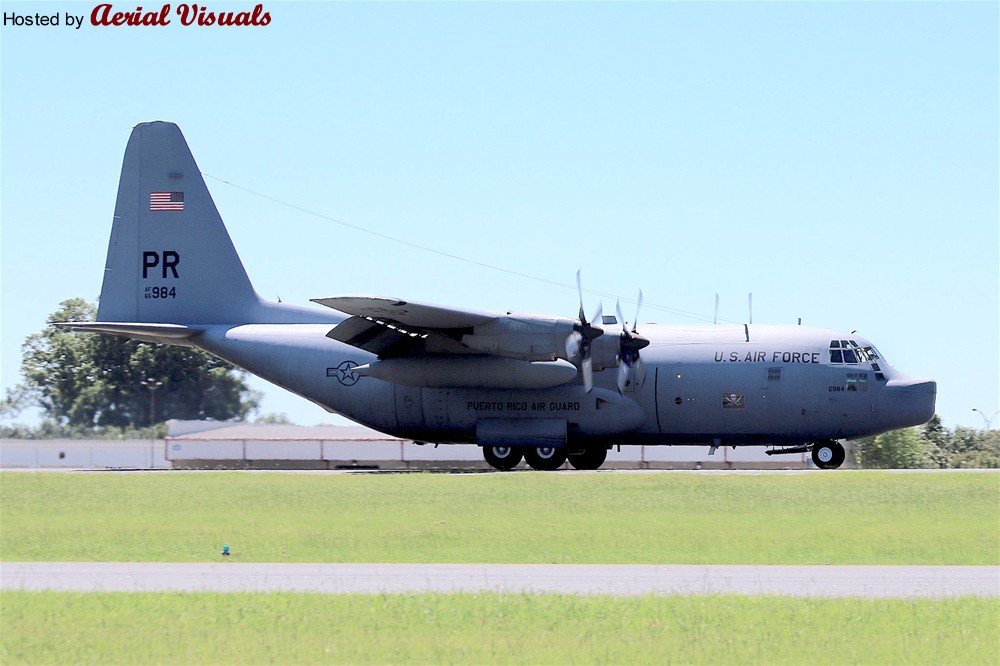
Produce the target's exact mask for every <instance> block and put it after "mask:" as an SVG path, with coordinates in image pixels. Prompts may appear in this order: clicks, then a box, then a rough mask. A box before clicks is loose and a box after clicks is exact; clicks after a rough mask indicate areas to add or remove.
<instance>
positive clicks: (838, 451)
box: [812, 440, 846, 469]
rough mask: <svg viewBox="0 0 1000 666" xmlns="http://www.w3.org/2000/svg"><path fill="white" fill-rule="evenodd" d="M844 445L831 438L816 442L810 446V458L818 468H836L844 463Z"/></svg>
mask: <svg viewBox="0 0 1000 666" xmlns="http://www.w3.org/2000/svg"><path fill="white" fill-rule="evenodd" d="M845 457H846V454H845V453H844V447H843V446H842V445H841V444H840V442H835V441H833V440H829V441H825V442H816V443H815V444H813V448H812V459H813V462H814V463H816V467H819V468H820V469H836V468H838V467H840V466H841V465H842V464H844V458H845Z"/></svg>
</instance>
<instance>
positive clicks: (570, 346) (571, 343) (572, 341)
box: [566, 331, 583, 360]
mask: <svg viewBox="0 0 1000 666" xmlns="http://www.w3.org/2000/svg"><path fill="white" fill-rule="evenodd" d="M581 342H583V334H582V333H578V332H577V331H573V332H572V333H570V334H569V335H568V336H566V360H570V359H573V358H576V357H577V355H578V354H579V353H580V343H581Z"/></svg>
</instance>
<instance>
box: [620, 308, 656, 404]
mask: <svg viewBox="0 0 1000 666" xmlns="http://www.w3.org/2000/svg"><path fill="white" fill-rule="evenodd" d="M641 308H642V290H641V289H640V290H639V298H638V299H637V302H636V306H635V319H633V320H632V330H631V331H629V330H628V326H626V325H625V317H624V316H622V306H621V303H617V304H616V305H615V309H616V310H617V311H618V319H619V320H621V322H622V332H621V336H620V337H621V363H620V364H619V365H618V392H619V393H624V392H625V383H626V381H627V380H628V372H629V370H633V371H635V373H636V375H638V371H639V368H640V367H641V365H642V359H641V358H640V357H639V350H641V349H645V348H646V347H647V346H649V340H647V339H646V338H644V337H642V336H641V335H639V331H638V330H636V329H637V328H638V321H639V310H640V309H641Z"/></svg>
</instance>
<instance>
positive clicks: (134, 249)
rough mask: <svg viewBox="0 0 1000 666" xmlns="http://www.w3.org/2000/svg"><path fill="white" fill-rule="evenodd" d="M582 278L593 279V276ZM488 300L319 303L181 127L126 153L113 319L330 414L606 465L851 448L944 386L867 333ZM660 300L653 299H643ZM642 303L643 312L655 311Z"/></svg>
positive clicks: (543, 458) (914, 416)
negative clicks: (262, 239)
mask: <svg viewBox="0 0 1000 666" xmlns="http://www.w3.org/2000/svg"><path fill="white" fill-rule="evenodd" d="M578 280H579V276H578ZM580 301H581V305H580V312H579V315H578V316H577V317H576V318H575V319H573V318H568V317H559V316H543V315H534V314H524V313H520V312H487V311H482V310H473V309H467V308H457V307H447V306H442V305H433V304H430V303H415V302H412V301H405V300H400V299H396V298H384V297H378V296H336V297H332V298H319V299H315V302H316V303H318V304H320V305H323V306H326V309H319V308H312V307H310V308H305V307H299V306H294V305H288V304H283V303H273V302H269V301H266V300H264V299H262V298H261V297H260V296H259V295H258V294H257V293H256V292H255V291H254V289H253V287H252V286H251V284H250V280H249V279H248V278H247V274H246V271H245V270H244V268H243V264H242V263H241V261H240V259H239V256H238V255H237V253H236V250H235V248H234V247H233V244H232V241H231V240H230V237H229V234H228V232H227V231H226V228H225V226H224V224H223V222H222V218H221V217H220V215H219V212H218V211H217V209H216V207H215V204H214V202H213V201H212V197H211V195H210V194H209V192H208V188H207V187H206V185H205V181H204V179H203V178H202V176H201V173H200V172H199V170H198V166H197V165H196V164H195V161H194V157H193V156H192V154H191V152H190V150H189V149H188V146H187V143H186V142H185V140H184V137H183V135H182V134H181V131H180V129H179V128H178V127H177V126H176V125H174V124H172V123H165V122H153V123H143V124H140V125H138V126H136V127H135V128H134V129H133V131H132V136H131V138H130V139H129V142H128V146H127V148H126V149H125V158H124V163H123V164H122V173H121V180H120V182H119V185H118V200H117V204H116V206H115V215H114V223H113V226H112V230H111V241H110V244H109V246H108V257H107V264H106V266H105V273H104V284H103V287H102V290H101V299H100V305H99V307H98V312H97V319H98V321H96V322H68V323H64V324H62V325H63V326H70V327H72V328H74V329H76V330H83V331H92V332H98V333H107V334H112V335H119V336H127V337H129V338H134V339H136V340H144V341H150V342H157V343H163V344H172V345H190V346H193V347H198V348H200V349H204V350H206V351H208V352H210V353H212V354H214V355H216V356H218V357H220V358H223V359H225V360H227V361H229V362H230V363H233V364H235V365H237V366H239V367H241V368H244V369H246V370H248V371H250V372H252V373H254V374H256V375H259V376H261V377H263V378H264V379H266V380H268V381H271V382H273V383H275V384H277V385H278V386H281V387H283V388H286V389H288V390H289V391H292V392H293V393H296V394H298V395H300V396H302V397H304V398H306V399H308V400H311V401H313V402H315V403H317V404H318V405H321V406H322V407H324V408H325V409H327V410H329V411H330V412H334V413H337V414H341V415H343V416H346V417H347V418H350V419H352V420H354V421H357V422H358V423H362V424H364V425H366V426H369V427H371V428H374V429H376V430H380V431H382V432H385V433H390V434H392V435H395V436H398V437H404V438H408V439H413V440H415V441H418V442H434V443H470V442H471V443H476V444H478V445H480V446H481V447H482V449H483V455H484V457H485V459H486V461H487V462H488V463H489V464H490V465H492V466H493V467H495V468H497V469H501V470H507V469H511V468H512V467H514V466H515V465H517V464H518V463H519V462H520V461H521V460H522V458H523V459H524V460H526V461H527V463H528V464H529V465H530V466H531V467H533V468H535V469H543V470H551V469H556V468H558V467H561V466H562V465H563V464H564V463H565V462H566V460H567V459H568V460H569V462H570V464H571V465H572V466H573V467H576V468H578V469H596V468H598V467H600V466H601V465H602V464H603V463H604V461H605V458H606V456H607V451H608V449H609V448H610V447H611V446H614V445H630V444H632V445H634V444H644V445H670V444H706V445H708V446H710V447H713V448H712V452H714V450H715V448H716V447H719V446H746V445H768V446H769V447H770V450H769V451H768V452H769V453H803V452H806V451H811V452H812V459H813V461H814V462H815V463H816V465H817V467H821V468H835V467H838V466H840V464H841V463H842V462H843V461H844V448H843V446H842V445H841V444H840V443H839V442H838V441H837V440H838V439H843V438H851V437H860V436H866V435H873V434H877V433H881V432H885V431H887V430H891V429H894V428H902V427H905V426H912V425H917V424H921V423H924V422H926V421H927V420H928V419H930V417H931V416H932V415H933V414H934V402H935V397H936V391H937V386H936V384H935V382H933V381H931V380H928V379H914V378H911V377H908V376H906V375H904V374H902V373H900V372H898V371H896V370H895V369H893V368H892V367H891V366H890V365H889V364H888V363H887V362H886V360H885V359H884V358H883V357H882V356H881V354H880V353H879V352H878V351H876V349H875V347H874V346H873V345H872V344H871V343H870V342H869V341H868V340H865V339H864V338H862V337H860V336H858V335H854V334H853V333H843V332H840V331H834V330H826V329H820V328H809V327H805V326H776V325H757V324H744V325H704V326H701V325H699V326H694V325H654V324H644V325H643V326H642V327H641V328H642V330H641V332H640V331H639V327H637V326H636V325H635V324H633V325H632V327H631V328H629V326H628V325H626V323H625V321H624V318H623V317H622V315H621V311H620V308H619V309H618V311H617V316H607V317H605V316H602V315H601V313H600V310H598V313H597V314H596V315H595V316H593V317H592V318H591V319H590V320H588V319H587V318H586V315H585V312H584V307H583V298H582V291H581V298H580ZM640 304H641V298H640ZM637 319H638V313H637V316H636V320H637Z"/></svg>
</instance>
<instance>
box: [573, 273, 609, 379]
mask: <svg viewBox="0 0 1000 666" xmlns="http://www.w3.org/2000/svg"><path fill="white" fill-rule="evenodd" d="M576 290H577V292H578V293H579V294H580V314H579V317H580V321H579V322H578V323H576V324H573V332H572V333H570V334H569V335H568V336H567V337H566V358H567V359H572V358H576V357H577V356H579V358H580V366H581V367H582V368H583V386H584V389H585V390H586V391H587V393H590V389H592V388H593V387H594V360H593V357H592V356H591V343H592V342H593V341H594V340H596V339H597V338H599V337H601V336H602V335H604V330H603V329H601V328H598V327H597V326H595V325H594V323H596V322H598V321H600V319H601V314H602V310H603V306H602V305H601V304H600V303H598V304H597V311H596V312H595V313H594V316H593V317H592V318H591V319H590V321H589V322H588V321H587V315H586V313H585V312H584V310H583V282H582V280H581V279H580V271H577V272H576Z"/></svg>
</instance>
